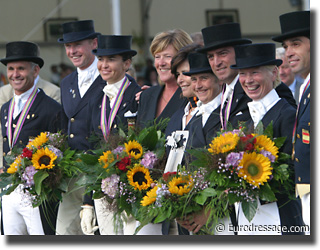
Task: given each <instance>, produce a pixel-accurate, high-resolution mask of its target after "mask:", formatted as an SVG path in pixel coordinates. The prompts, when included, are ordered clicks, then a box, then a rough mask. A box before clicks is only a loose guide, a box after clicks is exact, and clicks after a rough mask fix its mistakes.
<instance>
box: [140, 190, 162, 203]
mask: <svg viewBox="0 0 320 250" xmlns="http://www.w3.org/2000/svg"><path fill="white" fill-rule="evenodd" d="M157 190H158V186H155V187H154V188H153V189H151V190H150V191H148V192H147V194H146V195H145V196H144V197H143V198H142V200H141V202H140V203H141V205H142V206H143V207H146V206H149V205H151V204H152V203H154V202H155V201H156V199H157Z"/></svg>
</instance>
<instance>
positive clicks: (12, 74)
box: [7, 61, 40, 95]
mask: <svg viewBox="0 0 320 250" xmlns="http://www.w3.org/2000/svg"><path fill="white" fill-rule="evenodd" d="M39 71H40V67H39V66H38V65H34V66H32V63H31V62H26V61H17V62H9V63H7V78H8V80H9V83H10V85H11V86H12V88H13V89H14V92H15V94H17V95H21V94H22V93H24V92H26V91H27V90H29V89H31V88H32V86H33V84H34V80H35V79H36V77H37V76H38V75H39Z"/></svg>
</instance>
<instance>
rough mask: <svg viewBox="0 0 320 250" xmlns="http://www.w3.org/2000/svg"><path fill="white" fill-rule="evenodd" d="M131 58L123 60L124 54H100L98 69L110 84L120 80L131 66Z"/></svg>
mask: <svg viewBox="0 0 320 250" xmlns="http://www.w3.org/2000/svg"><path fill="white" fill-rule="evenodd" d="M130 63H131V62H130V60H126V61H123V59H122V56H120V55H112V56H98V70H99V73H100V75H101V77H102V79H103V80H105V81H106V82H107V83H109V84H113V83H116V82H118V81H120V80H121V79H122V78H123V77H124V76H125V74H126V71H127V70H128V68H129V67H130Z"/></svg>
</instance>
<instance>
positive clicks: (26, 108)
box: [7, 88, 38, 149]
mask: <svg viewBox="0 0 320 250" xmlns="http://www.w3.org/2000/svg"><path fill="white" fill-rule="evenodd" d="M37 94H38V89H37V88H34V90H33V91H32V93H31V95H30V96H29V98H28V100H27V102H26V104H25V105H24V107H23V109H22V111H21V114H20V116H19V119H18V122H17V124H16V128H15V129H14V132H13V134H12V121H13V111H14V97H13V98H12V99H11V102H10V104H9V114H8V126H7V136H8V143H9V147H10V149H12V147H13V146H14V145H15V144H16V142H17V139H18V138H19V135H20V132H21V129H22V126H23V124H24V121H25V120H26V117H27V114H28V113H29V110H30V108H31V106H32V104H33V102H34V100H35V99H36V97H37Z"/></svg>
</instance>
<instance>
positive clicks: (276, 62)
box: [230, 59, 282, 69]
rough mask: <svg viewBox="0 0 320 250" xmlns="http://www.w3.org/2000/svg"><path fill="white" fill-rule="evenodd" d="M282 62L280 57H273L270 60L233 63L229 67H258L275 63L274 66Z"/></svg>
mask: <svg viewBox="0 0 320 250" xmlns="http://www.w3.org/2000/svg"><path fill="white" fill-rule="evenodd" d="M281 64H282V60H281V59H274V60H270V61H265V62H261V63H252V62H249V63H247V64H246V63H243V64H242V65H241V64H239V65H237V64H234V65H231V66H230V68H231V69H247V68H255V67H260V66H267V65H276V66H278V67H279V66H280V65H281Z"/></svg>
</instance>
